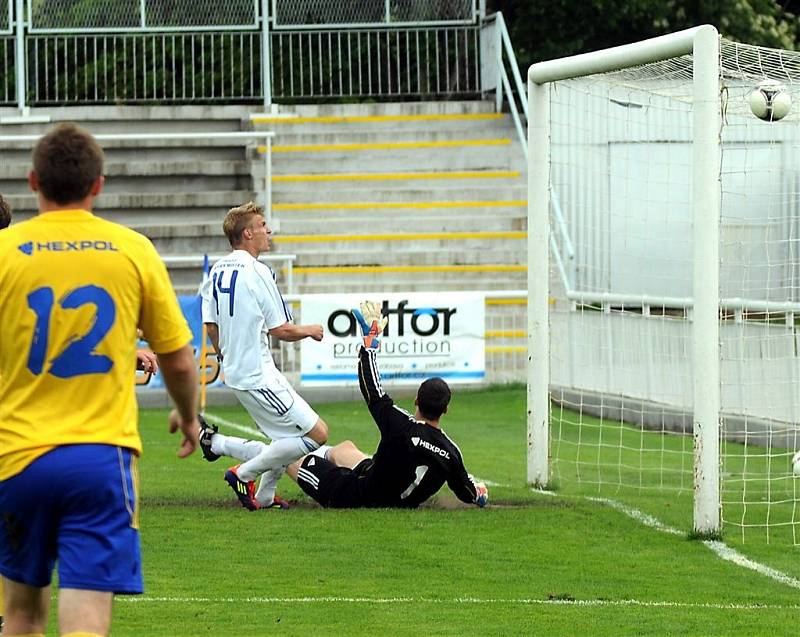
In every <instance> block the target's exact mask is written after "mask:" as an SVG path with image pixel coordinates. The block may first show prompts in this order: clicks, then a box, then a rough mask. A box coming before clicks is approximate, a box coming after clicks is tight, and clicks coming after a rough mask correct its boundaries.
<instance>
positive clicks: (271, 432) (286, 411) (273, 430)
mask: <svg viewBox="0 0 800 637" xmlns="http://www.w3.org/2000/svg"><path fill="white" fill-rule="evenodd" d="M233 392H234V393H235V394H236V398H238V399H239V402H240V403H241V404H242V406H243V407H244V408H245V409H246V410H247V413H249V414H250V417H251V418H252V419H253V420H254V421H255V423H256V425H258V428H259V429H260V430H261V431H262V432H263V434H264V435H265V436H267V437H268V438H270V439H271V440H280V439H281V438H292V437H294V436H303V435H305V434H307V433H308V432H309V431H310V430H311V428H312V427H313V426H314V425H315V424H316V423H317V420H319V416H318V415H317V412H315V411H314V410H313V409H311V407H310V406H309V404H308V403H307V402H306V401H305V400H303V397H302V396H300V394H298V393H297V392H296V391H295V390H294V389H293V388H292V386H291V385H290V384H289V383H288V381H287V380H286V379H284V378H276V379H275V380H274V381H273V382H272V383H270V385H268V386H265V387H259V388H258V389H234V390H233Z"/></svg>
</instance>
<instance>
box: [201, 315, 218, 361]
mask: <svg viewBox="0 0 800 637" xmlns="http://www.w3.org/2000/svg"><path fill="white" fill-rule="evenodd" d="M205 326H206V333H207V334H208V338H210V339H211V345H212V346H213V348H214V353H215V354H216V355H217V358H218V359H219V360H222V350H221V349H220V348H219V325H217V324H216V323H206V324H205Z"/></svg>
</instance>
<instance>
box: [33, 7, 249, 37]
mask: <svg viewBox="0 0 800 637" xmlns="http://www.w3.org/2000/svg"><path fill="white" fill-rule="evenodd" d="M259 4H260V2H259V0H225V2H218V1H217V0H171V1H170V2H164V1H163V0H115V1H114V2H67V1H65V0H47V2H34V1H32V0H29V1H28V3H27V5H28V6H27V18H28V25H29V30H30V32H31V33H75V32H76V31H80V32H81V33H89V32H100V33H130V32H131V31H152V30H158V31H190V30H191V31H201V30H214V31H224V30H227V29H245V28H248V27H249V28H254V29H257V28H258V24H259V17H260V16H259Z"/></svg>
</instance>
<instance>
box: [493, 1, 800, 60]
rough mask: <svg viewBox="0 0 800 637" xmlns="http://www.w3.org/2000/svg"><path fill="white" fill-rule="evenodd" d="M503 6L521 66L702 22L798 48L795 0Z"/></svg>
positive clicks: (740, 37)
mask: <svg viewBox="0 0 800 637" xmlns="http://www.w3.org/2000/svg"><path fill="white" fill-rule="evenodd" d="M488 5H489V7H490V8H491V9H492V10H495V11H502V12H503V16H504V17H505V20H506V24H507V26H508V29H509V32H510V35H511V41H512V42H513V43H514V46H515V48H516V52H517V59H518V61H519V63H520V66H521V67H522V68H527V67H528V66H529V65H530V64H532V63H534V62H539V61H542V60H549V59H553V58H559V57H565V56H568V55H574V54H576V53H586V52H589V51H595V50H598V49H604V48H607V47H611V46H618V45H621V44H627V43H629V42H636V41H638V40H642V39H645V38H651V37H655V36H658V35H663V34H666V33H671V32H673V31H679V30H681V29H687V28H690V27H693V26H697V25H700V24H713V25H714V26H716V27H717V29H718V30H719V31H720V33H721V34H722V35H723V36H725V37H727V38H730V39H732V40H737V41H739V42H745V43H747V44H755V45H759V46H767V47H773V48H781V49H790V50H795V49H797V48H798V37H800V27H799V26H798V21H797V18H796V16H795V15H794V13H793V12H792V8H793V7H792V3H790V2H783V3H781V2H778V0H628V1H627V2H614V1H613V0H587V1H586V2H572V1H567V0H552V1H551V2H530V1H529V0H489V2H488Z"/></svg>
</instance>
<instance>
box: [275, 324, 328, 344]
mask: <svg viewBox="0 0 800 637" xmlns="http://www.w3.org/2000/svg"><path fill="white" fill-rule="evenodd" d="M323 334H324V330H323V329H322V325H318V324H314V325H295V324H294V323H289V322H287V323H284V324H283V325H279V326H278V327H273V328H272V329H271V330H270V331H269V335H270V336H274V337H275V338H277V339H278V340H280V341H286V342H287V343H294V342H295V341H302V340H303V339H304V338H312V339H314V340H315V341H321V340H322V336H323Z"/></svg>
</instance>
